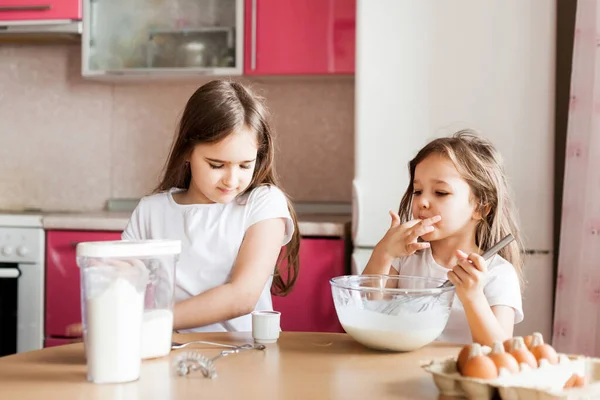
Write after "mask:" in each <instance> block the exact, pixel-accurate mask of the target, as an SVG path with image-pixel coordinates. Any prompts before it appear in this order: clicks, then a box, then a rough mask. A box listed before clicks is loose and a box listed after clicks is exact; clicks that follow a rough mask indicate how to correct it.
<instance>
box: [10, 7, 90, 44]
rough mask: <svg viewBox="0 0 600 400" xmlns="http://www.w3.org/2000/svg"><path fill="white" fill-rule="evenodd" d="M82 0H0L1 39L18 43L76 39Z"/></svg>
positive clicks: (79, 27) (79, 32)
mask: <svg viewBox="0 0 600 400" xmlns="http://www.w3.org/2000/svg"><path fill="white" fill-rule="evenodd" d="M81 8H82V7H81V0H0V39H1V40H2V42H7V41H8V42H10V40H11V38H13V39H16V41H17V43H20V44H22V43H28V42H35V41H36V40H37V39H42V41H43V42H50V41H53V40H56V39H60V40H63V39H68V40H76V41H79V40H80V38H81V30H82V23H81V18H82V10H81Z"/></svg>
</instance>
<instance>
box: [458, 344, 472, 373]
mask: <svg viewBox="0 0 600 400" xmlns="http://www.w3.org/2000/svg"><path fill="white" fill-rule="evenodd" d="M470 351H471V345H470V344H468V345H466V346H464V347H463V348H462V349H461V350H460V353H458V358H457V359H456V369H457V370H458V372H459V373H462V370H463V368H464V366H465V363H466V362H467V360H468V359H469V352H470Z"/></svg>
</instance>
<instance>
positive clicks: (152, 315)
mask: <svg viewBox="0 0 600 400" xmlns="http://www.w3.org/2000/svg"><path fill="white" fill-rule="evenodd" d="M172 334H173V313H172V312H171V310H167V309H156V310H149V311H146V312H145V313H144V323H143V326H142V358H143V359H147V358H156V357H162V356H166V355H167V354H169V352H170V351H171V338H172Z"/></svg>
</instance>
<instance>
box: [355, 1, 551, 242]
mask: <svg viewBox="0 0 600 400" xmlns="http://www.w3.org/2000/svg"><path fill="white" fill-rule="evenodd" d="M356 43H357V49H356V56H357V58H356V75H355V85H356V93H355V99H356V100H355V102H356V108H355V115H356V132H355V135H356V138H355V140H356V144H355V148H356V154H355V179H354V181H353V190H354V196H353V242H354V246H355V247H361V248H362V247H364V248H369V247H373V246H374V245H375V244H376V243H377V241H378V240H379V239H380V238H381V237H382V236H383V234H384V233H385V231H386V230H387V228H388V227H389V223H390V218H389V215H388V210H389V209H392V210H397V209H398V206H399V204H400V199H401V196H402V194H403V192H404V190H405V188H406V186H407V184H408V178H409V175H408V168H407V164H408V161H409V160H410V159H411V158H412V157H414V155H416V152H417V151H418V149H419V148H420V147H422V146H423V145H424V144H425V143H426V142H427V141H429V140H430V139H432V138H433V137H436V136H438V137H439V136H447V135H448V134H451V133H453V132H454V131H456V130H457V129H460V128H466V127H469V128H474V129H476V130H479V131H480V132H481V133H482V134H483V135H484V136H486V137H488V138H490V139H491V140H492V142H493V143H494V144H495V145H496V146H497V148H498V149H499V151H500V152H501V154H502V156H503V158H504V161H505V166H506V167H505V168H506V172H507V175H508V177H509V181H510V184H511V186H512V188H513V192H514V199H515V203H516V204H517V208H518V210H519V217H520V222H521V227H522V230H523V235H524V240H525V246H526V248H529V249H534V250H550V249H551V247H552V228H553V226H552V221H553V204H552V199H553V196H554V192H553V191H554V188H553V168H554V165H553V158H554V157H553V154H554V127H553V120H554V116H553V115H554V108H553V104H554V46H555V2H554V1H550V0H531V1H522V0H505V1H493V2H489V1H480V0H453V1H435V0H420V1H413V0H378V1H372V0H358V2H357V42H356Z"/></svg>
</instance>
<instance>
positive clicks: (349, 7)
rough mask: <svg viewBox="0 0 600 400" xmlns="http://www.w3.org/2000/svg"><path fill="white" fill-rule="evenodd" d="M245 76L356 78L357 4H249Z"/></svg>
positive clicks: (301, 0)
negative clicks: (354, 75) (339, 75)
mask: <svg viewBox="0 0 600 400" xmlns="http://www.w3.org/2000/svg"><path fill="white" fill-rule="evenodd" d="M245 18H246V19H245V22H246V23H245V38H244V40H245V42H244V46H245V59H244V73H245V74H247V75H292V74H293V75H313V74H353V73H354V58H355V36H356V34H355V32H356V0H246V9H245Z"/></svg>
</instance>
